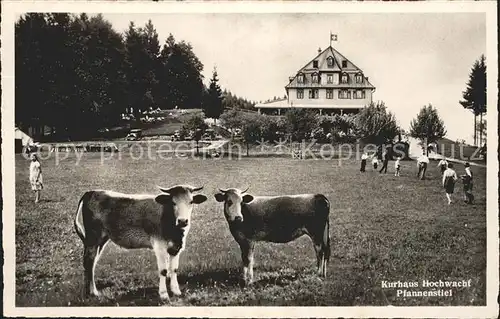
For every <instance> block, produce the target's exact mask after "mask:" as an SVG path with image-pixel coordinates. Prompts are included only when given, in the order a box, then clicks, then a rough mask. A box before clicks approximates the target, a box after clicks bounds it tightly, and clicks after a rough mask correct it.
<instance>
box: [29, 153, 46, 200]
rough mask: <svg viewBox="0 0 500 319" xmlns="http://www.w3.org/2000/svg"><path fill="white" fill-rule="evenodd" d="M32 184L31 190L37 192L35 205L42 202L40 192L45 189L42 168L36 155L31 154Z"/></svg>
mask: <svg viewBox="0 0 500 319" xmlns="http://www.w3.org/2000/svg"><path fill="white" fill-rule="evenodd" d="M30 184H31V189H32V190H33V191H34V192H35V203H38V202H39V201H40V192H41V191H42V189H43V178H42V167H41V165H40V161H39V160H38V156H37V155H36V154H35V153H33V154H31V164H30Z"/></svg>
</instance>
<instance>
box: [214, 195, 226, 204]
mask: <svg viewBox="0 0 500 319" xmlns="http://www.w3.org/2000/svg"><path fill="white" fill-rule="evenodd" d="M214 197H215V200H216V201H218V202H219V203H220V202H223V201H224V200H225V199H226V195H224V194H223V193H217V194H215V195H214Z"/></svg>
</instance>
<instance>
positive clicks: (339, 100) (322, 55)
mask: <svg viewBox="0 0 500 319" xmlns="http://www.w3.org/2000/svg"><path fill="white" fill-rule="evenodd" d="M285 90H286V96H287V98H286V99H280V100H276V101H271V102H266V103H260V104H256V105H255V107H256V108H257V110H258V111H259V113H264V114H272V115H281V114H282V113H283V111H285V110H286V109H290V108H308V109H316V110H318V112H319V113H320V114H323V115H331V114H335V113H336V114H346V113H357V112H358V111H359V110H360V109H361V108H363V107H364V106H366V105H368V104H369V103H370V102H371V101H372V94H373V92H374V91H375V87H374V86H373V85H372V84H371V83H370V81H369V80H368V77H367V76H365V74H364V73H363V71H362V70H361V69H360V68H358V67H357V66H356V65H354V63H352V62H351V61H350V60H349V59H347V58H346V57H344V56H343V55H342V54H340V53H339V52H338V51H337V50H335V49H334V48H333V47H332V46H331V45H330V46H329V47H328V48H327V49H326V50H323V51H322V50H321V49H318V54H317V55H316V56H315V57H314V58H313V59H312V60H311V61H309V62H308V63H307V64H306V65H305V66H304V67H302V68H301V69H300V70H298V72H297V73H296V74H295V75H294V76H291V77H290V78H289V82H288V84H287V85H286V86H285Z"/></svg>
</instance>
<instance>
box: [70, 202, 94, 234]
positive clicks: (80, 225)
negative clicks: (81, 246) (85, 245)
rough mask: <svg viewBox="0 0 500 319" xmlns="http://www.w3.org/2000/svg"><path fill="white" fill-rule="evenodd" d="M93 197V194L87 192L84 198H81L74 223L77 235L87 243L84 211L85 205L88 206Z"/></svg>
mask: <svg viewBox="0 0 500 319" xmlns="http://www.w3.org/2000/svg"><path fill="white" fill-rule="evenodd" d="M91 196H92V192H86V193H85V194H83V196H82V198H80V201H79V202H78V208H77V210H76V216H75V221H74V226H75V230H76V233H77V235H78V237H80V239H81V240H82V241H85V226H84V222H83V218H84V215H83V210H84V209H86V207H85V205H86V204H87V202H88V200H89V199H90V197H91Z"/></svg>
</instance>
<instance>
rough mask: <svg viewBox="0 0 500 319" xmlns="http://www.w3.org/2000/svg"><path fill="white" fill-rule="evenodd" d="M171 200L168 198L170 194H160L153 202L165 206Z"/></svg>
mask: <svg viewBox="0 0 500 319" xmlns="http://www.w3.org/2000/svg"><path fill="white" fill-rule="evenodd" d="M171 200H172V197H171V196H170V194H160V195H158V196H156V197H155V201H156V202H157V203H158V204H162V205H165V204H167V203H169V202H171Z"/></svg>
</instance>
